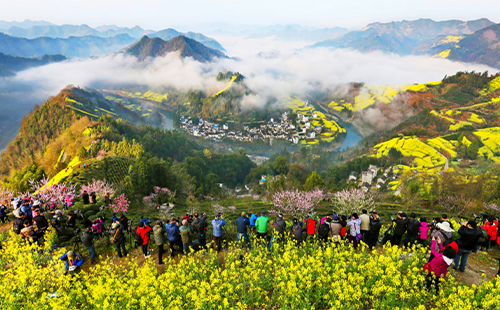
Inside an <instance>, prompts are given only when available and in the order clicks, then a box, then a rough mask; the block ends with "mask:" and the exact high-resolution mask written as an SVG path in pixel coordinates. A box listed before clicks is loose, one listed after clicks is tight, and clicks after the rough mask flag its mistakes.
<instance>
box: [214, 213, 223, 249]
mask: <svg viewBox="0 0 500 310" xmlns="http://www.w3.org/2000/svg"><path fill="white" fill-rule="evenodd" d="M224 225H226V221H225V220H224V217H223V216H222V214H220V213H217V214H216V215H215V218H214V219H213V220H212V227H213V232H212V235H213V241H214V243H215V245H216V246H217V252H220V251H221V250H222V226H224Z"/></svg>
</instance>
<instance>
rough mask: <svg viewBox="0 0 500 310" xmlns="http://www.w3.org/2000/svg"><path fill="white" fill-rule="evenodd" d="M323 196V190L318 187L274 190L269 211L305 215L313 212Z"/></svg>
mask: <svg viewBox="0 0 500 310" xmlns="http://www.w3.org/2000/svg"><path fill="white" fill-rule="evenodd" d="M323 198H324V194H323V191H322V190H319V189H315V190H312V191H299V190H298V189H295V190H285V191H280V192H275V193H274V194H273V196H272V200H273V207H272V208H271V210H269V212H271V213H283V214H285V215H291V216H301V215H305V214H308V213H311V212H313V211H314V208H315V207H316V206H317V204H318V203H319V202H320V201H321V200H323Z"/></svg>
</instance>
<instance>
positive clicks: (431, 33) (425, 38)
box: [311, 18, 493, 55]
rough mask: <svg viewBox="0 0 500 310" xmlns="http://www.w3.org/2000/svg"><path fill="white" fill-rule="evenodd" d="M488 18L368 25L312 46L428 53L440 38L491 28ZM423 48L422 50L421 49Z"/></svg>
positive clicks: (421, 20)
mask: <svg viewBox="0 0 500 310" xmlns="http://www.w3.org/2000/svg"><path fill="white" fill-rule="evenodd" d="M492 24H493V22H491V21H489V20H488V19H485V18H483V19H478V20H473V21H459V20H449V21H441V22H436V21H433V20H431V19H419V20H415V21H401V22H391V23H373V24H369V25H368V26H366V27H365V28H363V29H362V30H360V31H351V32H349V33H347V34H345V35H343V36H341V37H339V38H337V39H333V40H327V41H323V42H319V43H316V44H314V45H312V46H311V47H313V48H314V47H334V48H352V49H356V50H359V51H363V52H369V51H374V50H381V51H384V52H389V53H396V54H400V55H408V54H413V53H414V49H417V53H427V51H425V50H424V49H423V47H422V44H425V43H427V42H429V41H431V40H434V39H436V38H437V37H439V36H450V35H452V36H463V35H469V34H472V33H474V32H475V31H477V30H479V29H482V28H485V27H488V26H490V25H492ZM419 46H420V48H418V47H419Z"/></svg>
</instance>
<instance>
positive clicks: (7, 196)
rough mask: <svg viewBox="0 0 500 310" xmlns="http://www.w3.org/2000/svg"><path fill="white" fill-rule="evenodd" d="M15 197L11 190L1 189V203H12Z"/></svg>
mask: <svg viewBox="0 0 500 310" xmlns="http://www.w3.org/2000/svg"><path fill="white" fill-rule="evenodd" d="M13 197H14V192H13V191H11V190H10V189H6V188H1V187H0V202H3V201H4V200H9V201H10V200H11V199H12V198H13Z"/></svg>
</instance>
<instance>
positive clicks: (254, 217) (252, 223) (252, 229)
mask: <svg viewBox="0 0 500 310" xmlns="http://www.w3.org/2000/svg"><path fill="white" fill-rule="evenodd" d="M258 218H259V214H258V213H257V212H253V213H252V216H250V232H251V233H255V221H256V220H257V219H258Z"/></svg>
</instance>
